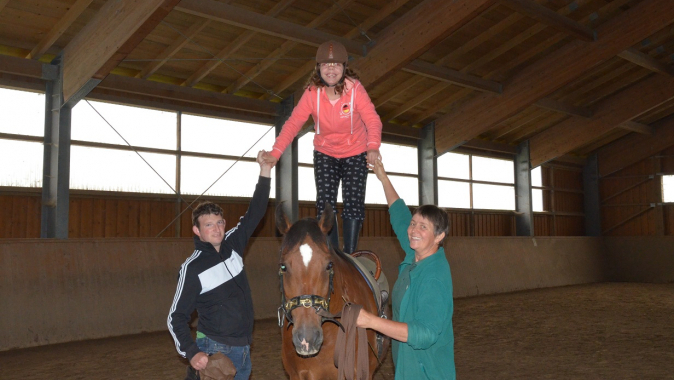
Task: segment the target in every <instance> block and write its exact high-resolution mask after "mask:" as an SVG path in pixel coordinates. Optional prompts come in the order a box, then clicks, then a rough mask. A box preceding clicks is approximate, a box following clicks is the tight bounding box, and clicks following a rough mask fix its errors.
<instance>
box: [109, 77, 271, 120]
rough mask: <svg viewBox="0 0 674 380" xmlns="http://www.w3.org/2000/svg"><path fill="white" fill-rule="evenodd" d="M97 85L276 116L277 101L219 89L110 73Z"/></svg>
mask: <svg viewBox="0 0 674 380" xmlns="http://www.w3.org/2000/svg"><path fill="white" fill-rule="evenodd" d="M98 87H99V88H102V89H108V90H115V91H120V92H127V93H132V94H141V95H146V96H151V97H156V98H162V99H173V100H179V101H183V102H189V103H197V104H202V105H207V106H211V107H216V108H228V109H235V110H236V109H239V110H243V111H246V112H254V113H260V114H266V115H278V114H279V110H278V107H279V105H278V104H276V103H272V102H268V101H264V100H258V99H250V98H244V97H241V96H235V95H227V94H221V93H219V92H213V91H206V90H199V89H196V88H191V87H180V86H175V85H172V84H166V83H159V82H153V81H149V80H143V79H138V78H131V77H123V76H119V75H109V76H108V77H107V78H105V80H103V81H102V82H101V83H100V84H99V85H98Z"/></svg>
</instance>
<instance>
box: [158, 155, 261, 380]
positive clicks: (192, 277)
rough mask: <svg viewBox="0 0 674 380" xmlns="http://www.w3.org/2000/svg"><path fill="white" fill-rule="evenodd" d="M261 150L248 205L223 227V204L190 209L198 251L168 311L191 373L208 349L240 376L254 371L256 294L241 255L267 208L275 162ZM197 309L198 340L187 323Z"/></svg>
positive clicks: (205, 357) (187, 264) (170, 325)
mask: <svg viewBox="0 0 674 380" xmlns="http://www.w3.org/2000/svg"><path fill="white" fill-rule="evenodd" d="M264 153H265V152H264V151H260V153H258V155H257V162H258V164H260V178H259V180H258V183H257V186H256V187H255V193H254V194H253V199H251V201H250V205H249V206H248V211H246V214H245V215H244V216H242V217H241V218H240V220H239V223H238V224H237V225H236V226H234V228H232V229H231V230H229V231H227V232H226V233H225V225H226V222H225V219H223V216H222V208H220V206H218V205H216V204H214V203H212V202H204V203H201V204H200V205H199V206H197V208H196V209H194V211H193V212H192V224H193V227H192V231H194V234H195V236H194V246H195V251H194V253H193V254H192V256H190V257H189V258H188V259H187V260H186V261H185V263H184V264H183V265H182V266H181V267H180V273H179V277H178V287H177V290H176V294H175V297H174V298H173V304H172V305H171V310H170V312H169V316H168V321H167V322H168V328H169V332H170V333H171V335H172V336H173V340H174V341H175V344H176V349H177V350H178V353H179V354H180V355H182V356H183V357H186V358H187V359H189V361H190V364H191V367H188V378H190V376H191V377H192V378H198V377H197V374H196V371H198V370H203V369H204V368H206V365H207V363H208V355H212V354H214V353H216V352H222V353H223V354H225V355H227V356H228V357H229V358H230V359H231V360H232V362H233V363H234V366H235V367H236V371H237V373H236V377H235V379H236V380H239V379H241V380H243V379H248V377H249V376H250V372H251V362H250V343H251V338H252V333H253V300H252V298H251V293H250V286H249V285H248V278H247V277H246V272H245V270H244V267H243V260H242V258H241V257H242V255H243V251H244V250H245V248H246V244H247V243H248V239H249V238H250V236H251V235H252V234H253V231H255V228H256V227H257V225H258V223H259V222H260V220H261V219H262V218H263V217H264V215H265V213H266V211H267V203H268V202H269V189H270V183H271V178H270V177H271V168H272V166H273V165H271V164H268V163H266V162H265V161H263V160H262V155H263V154H264ZM194 309H196V310H197V312H198V314H199V325H198V327H197V340H196V342H195V341H194V340H192V336H191V334H190V329H189V321H190V316H191V314H192V312H193V311H194Z"/></svg>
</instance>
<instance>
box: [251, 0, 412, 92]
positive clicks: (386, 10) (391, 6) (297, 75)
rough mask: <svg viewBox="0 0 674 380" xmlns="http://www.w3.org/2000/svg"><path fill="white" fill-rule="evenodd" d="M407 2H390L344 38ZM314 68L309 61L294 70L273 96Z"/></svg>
mask: <svg viewBox="0 0 674 380" xmlns="http://www.w3.org/2000/svg"><path fill="white" fill-rule="evenodd" d="M408 1H409V0H398V1H390V2H388V3H387V4H386V6H384V8H382V9H380V10H379V12H377V13H376V14H374V15H372V16H371V17H370V18H368V19H367V20H365V21H363V23H361V24H360V25H358V26H357V27H355V28H353V29H351V31H349V32H348V33H347V34H345V35H344V37H345V38H348V39H352V38H354V37H356V36H357V35H359V34H360V33H361V31H367V30H369V29H370V28H372V27H373V26H375V25H376V24H377V23H379V22H380V21H381V20H383V19H384V18H386V16H388V15H390V14H391V13H393V12H395V11H396V10H397V9H398V8H400V7H401V6H403V5H404V4H405V3H407V2H408ZM315 66H316V63H315V62H314V61H313V60H311V61H309V62H307V63H305V64H304V65H302V67H300V68H299V69H297V70H295V72H294V73H292V74H290V75H289V76H288V77H286V78H285V79H283V80H282V81H281V82H280V83H279V84H278V85H276V86H275V87H274V88H273V89H272V91H273V92H274V94H280V93H281V92H282V91H283V90H285V89H287V88H288V87H290V86H292V85H293V84H295V83H296V82H297V81H298V80H300V79H302V78H305V77H307V76H308V74H309V72H310V71H311V70H313V69H314V67H315ZM271 96H272V95H269V94H265V95H262V96H261V97H260V98H261V99H269V98H270V97H271Z"/></svg>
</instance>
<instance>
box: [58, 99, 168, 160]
mask: <svg viewBox="0 0 674 380" xmlns="http://www.w3.org/2000/svg"><path fill="white" fill-rule="evenodd" d="M176 120H177V115H176V113H175V112H166V111H157V110H151V109H147V108H140V107H132V106H124V105H119V104H110V103H102V102H95V101H84V100H83V101H80V102H79V103H77V105H76V106H75V108H73V111H72V125H71V128H72V129H71V138H72V139H73V140H81V141H91V142H95V143H105V144H116V145H124V146H126V145H127V142H128V145H131V146H134V147H145V148H158V149H172V150H175V149H176ZM113 128H114V129H113ZM115 131H116V132H115ZM118 133H119V134H118ZM120 135H121V136H120ZM124 140H126V141H124Z"/></svg>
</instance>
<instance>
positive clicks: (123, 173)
mask: <svg viewBox="0 0 674 380" xmlns="http://www.w3.org/2000/svg"><path fill="white" fill-rule="evenodd" d="M139 153H140V155H142V156H143V158H144V159H145V160H146V161H147V162H148V163H149V164H150V165H152V168H150V166H148V165H147V164H145V162H143V160H142V159H141V158H140V157H138V155H137V154H136V152H133V151H123V150H115V149H102V148H90V147H83V146H72V147H71V150H70V188H71V189H80V190H99V191H118V192H135V193H158V194H173V193H174V189H175V183H176V169H175V166H176V160H175V156H172V155H168V154H156V153H147V152H139ZM154 170H156V171H157V173H158V174H159V175H161V177H162V178H163V180H162V178H160V177H159V175H157V173H155V172H154ZM164 181H166V182H164ZM167 183H168V184H167ZM169 185H170V187H169ZM171 188H173V189H171Z"/></svg>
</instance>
